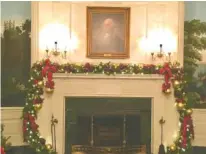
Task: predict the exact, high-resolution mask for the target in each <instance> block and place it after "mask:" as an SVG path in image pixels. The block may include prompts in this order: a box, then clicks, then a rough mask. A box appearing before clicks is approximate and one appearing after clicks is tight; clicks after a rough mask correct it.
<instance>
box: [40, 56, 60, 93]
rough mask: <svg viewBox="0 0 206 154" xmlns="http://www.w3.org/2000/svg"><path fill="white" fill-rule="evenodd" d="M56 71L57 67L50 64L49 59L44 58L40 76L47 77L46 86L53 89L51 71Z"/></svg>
mask: <svg viewBox="0 0 206 154" xmlns="http://www.w3.org/2000/svg"><path fill="white" fill-rule="evenodd" d="M56 71H57V68H56V67H55V66H54V65H52V64H51V62H50V60H49V59H46V60H45V66H44V67H43V69H42V76H43V77H46V78H47V81H46V88H50V89H54V81H52V79H53V73H55V72H56Z"/></svg>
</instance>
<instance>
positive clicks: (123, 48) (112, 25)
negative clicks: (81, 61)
mask: <svg viewBox="0 0 206 154" xmlns="http://www.w3.org/2000/svg"><path fill="white" fill-rule="evenodd" d="M129 26H130V8H125V7H122V8H116V7H87V57H89V58H109V59H110V58H128V57H129V33H130V29H129Z"/></svg>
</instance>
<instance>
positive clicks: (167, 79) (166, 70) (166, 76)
mask: <svg viewBox="0 0 206 154" xmlns="http://www.w3.org/2000/svg"><path fill="white" fill-rule="evenodd" d="M159 73H160V74H163V75H164V79H165V82H164V83H163V84H162V91H163V92H166V91H167V89H170V87H171V83H170V78H171V77H172V71H171V68H170V66H169V63H165V64H164V66H163V67H162V68H161V69H160V70H159Z"/></svg>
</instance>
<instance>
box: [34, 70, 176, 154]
mask: <svg viewBox="0 0 206 154" xmlns="http://www.w3.org/2000/svg"><path fill="white" fill-rule="evenodd" d="M53 79H54V82H55V90H54V92H53V93H52V94H47V93H45V94H44V98H45V101H44V106H43V108H42V109H41V111H40V112H39V118H38V124H39V126H40V128H39V129H40V132H41V135H42V136H44V137H45V138H46V139H47V141H48V142H49V141H50V140H51V133H50V127H51V124H50V119H51V116H52V115H54V117H55V118H57V119H58V124H57V125H56V140H57V152H58V153H59V154H64V152H65V103H66V101H65V100H66V98H69V97H95V98H98V97H105V98H106V97H119V98H123V97H133V98H151V100H152V102H151V115H152V117H151V120H152V122H151V136H152V138H151V149H152V153H154V154H158V148H159V145H160V144H161V141H160V136H161V135H160V125H159V120H160V118H161V117H162V116H163V117H164V119H165V120H166V123H165V125H164V139H163V140H164V141H163V143H164V144H165V146H166V145H168V144H172V142H173V140H174V138H173V135H174V133H175V132H177V131H178V130H179V129H178V113H177V111H176V108H175V106H174V102H175V98H174V96H173V94H171V95H165V94H163V93H162V90H161V88H162V83H164V76H162V75H158V74H153V75H147V74H144V75H141V74H138V75H128V74H116V75H109V76H108V75H106V74H80V73H78V74H69V73H68V74H65V73H55V74H54V75H53Z"/></svg>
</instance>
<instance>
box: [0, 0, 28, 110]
mask: <svg viewBox="0 0 206 154" xmlns="http://www.w3.org/2000/svg"><path fill="white" fill-rule="evenodd" d="M30 33H31V2H30V1H22V2H21V1H4V2H1V55H2V56H1V65H2V67H1V68H2V69H1V73H2V74H1V83H2V84H1V89H2V97H1V102H2V106H24V104H25V96H24V87H25V84H26V83H27V81H28V79H29V71H30V63H31V60H30V55H31V40H30Z"/></svg>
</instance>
